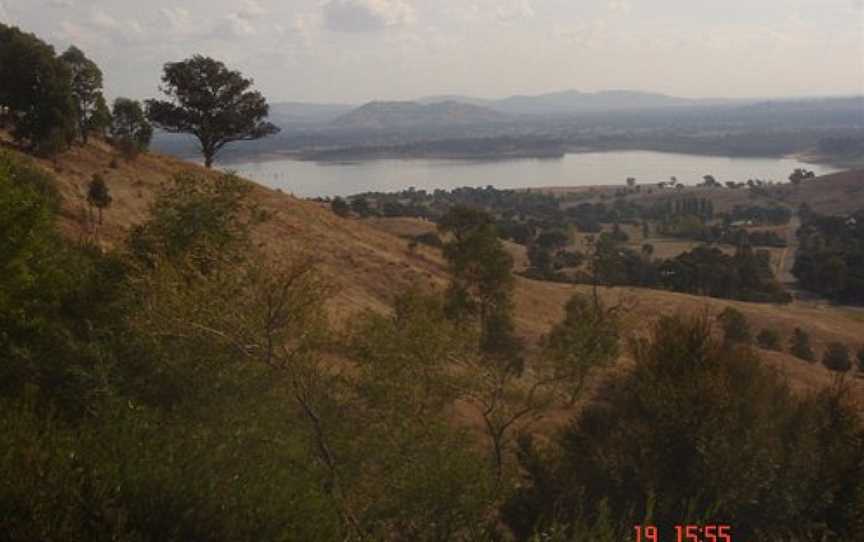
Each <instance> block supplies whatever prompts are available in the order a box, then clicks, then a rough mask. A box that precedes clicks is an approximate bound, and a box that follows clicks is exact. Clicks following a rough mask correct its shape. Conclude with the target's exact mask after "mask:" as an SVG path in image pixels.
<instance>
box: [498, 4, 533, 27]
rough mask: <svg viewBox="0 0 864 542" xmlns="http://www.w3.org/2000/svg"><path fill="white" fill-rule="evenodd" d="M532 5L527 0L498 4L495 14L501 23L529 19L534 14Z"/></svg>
mask: <svg viewBox="0 0 864 542" xmlns="http://www.w3.org/2000/svg"><path fill="white" fill-rule="evenodd" d="M536 14H537V12H536V11H535V10H534V5H533V4H532V3H531V2H530V1H529V0H517V1H515V2H508V3H505V4H504V5H499V6H498V7H497V8H496V10H495V15H496V17H497V18H498V20H499V21H501V22H503V23H511V22H513V21H517V20H519V19H530V18H532V17H534V15H536Z"/></svg>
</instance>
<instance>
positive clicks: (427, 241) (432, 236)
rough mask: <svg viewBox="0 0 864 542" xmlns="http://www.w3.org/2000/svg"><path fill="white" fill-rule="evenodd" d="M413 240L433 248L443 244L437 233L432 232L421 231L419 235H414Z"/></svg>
mask: <svg viewBox="0 0 864 542" xmlns="http://www.w3.org/2000/svg"><path fill="white" fill-rule="evenodd" d="M414 241H416V242H417V243H419V244H421V245H426V246H430V247H435V248H441V247H442V246H444V242H443V241H441V238H440V237H439V236H438V234H437V233H434V232H426V233H421V234H420V235H417V236H415V237H414Z"/></svg>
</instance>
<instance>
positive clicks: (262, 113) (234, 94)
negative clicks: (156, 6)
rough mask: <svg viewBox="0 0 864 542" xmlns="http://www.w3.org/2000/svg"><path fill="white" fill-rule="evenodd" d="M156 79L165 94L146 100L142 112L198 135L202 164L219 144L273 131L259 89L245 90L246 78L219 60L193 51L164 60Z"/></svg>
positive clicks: (166, 127) (167, 127)
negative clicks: (184, 57)
mask: <svg viewBox="0 0 864 542" xmlns="http://www.w3.org/2000/svg"><path fill="white" fill-rule="evenodd" d="M162 82H163V83H164V86H163V87H162V88H161V90H162V92H164V93H165V94H166V95H167V96H168V97H169V98H170V99H169V100H168V101H161V100H148V101H147V116H148V118H149V119H150V121H151V122H153V124H155V125H156V126H158V127H160V128H162V129H163V130H165V131H167V132H171V133H184V134H192V135H194V136H195V137H196V138H198V141H199V142H200V144H201V153H202V154H203V155H204V164H205V165H206V166H207V167H208V168H209V167H211V166H212V165H213V159H214V158H215V156H216V154H217V153H218V152H219V151H220V150H221V149H222V147H224V146H225V145H227V144H229V143H233V142H235V141H252V140H255V139H260V138H262V137H266V136H268V135H272V134H275V133H277V132H278V131H279V128H277V127H276V126H274V125H273V124H271V123H269V122H265V121H264V119H265V118H267V114H268V113H269V106H268V105H267V101H266V100H265V99H264V97H263V96H262V95H261V93H260V92H258V91H253V90H250V88H251V86H252V80H251V79H246V78H245V77H243V75H242V74H241V73H240V72H238V71H232V70H229V69H228V68H226V67H225V64H223V63H222V62H219V61H217V60H213V59H212V58H207V57H204V56H201V55H196V56H194V57H192V58H190V59H187V60H184V61H182V62H174V63H169V64H166V65H165V69H164V74H163V76H162Z"/></svg>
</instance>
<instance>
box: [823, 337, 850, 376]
mask: <svg viewBox="0 0 864 542" xmlns="http://www.w3.org/2000/svg"><path fill="white" fill-rule="evenodd" d="M822 365H824V366H825V368H827V369H829V370H831V371H835V372H838V373H847V372H849V371H850V370H852V360H851V358H850V357H849V347H847V346H846V345H845V344H843V343H829V344H828V347H827V349H826V350H825V354H824V355H823V356H822Z"/></svg>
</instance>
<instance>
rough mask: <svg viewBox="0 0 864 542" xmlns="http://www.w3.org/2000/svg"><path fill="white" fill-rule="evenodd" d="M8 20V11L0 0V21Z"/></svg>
mask: <svg viewBox="0 0 864 542" xmlns="http://www.w3.org/2000/svg"><path fill="white" fill-rule="evenodd" d="M8 20H9V12H7V11H6V6H5V5H3V2H0V21H8Z"/></svg>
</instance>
